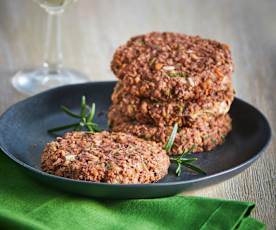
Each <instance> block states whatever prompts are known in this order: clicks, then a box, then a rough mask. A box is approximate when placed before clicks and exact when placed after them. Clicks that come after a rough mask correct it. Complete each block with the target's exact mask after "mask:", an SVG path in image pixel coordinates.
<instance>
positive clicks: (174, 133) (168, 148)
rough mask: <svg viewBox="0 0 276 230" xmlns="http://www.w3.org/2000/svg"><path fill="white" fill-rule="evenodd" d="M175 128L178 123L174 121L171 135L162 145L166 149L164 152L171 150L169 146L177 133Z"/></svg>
mask: <svg viewBox="0 0 276 230" xmlns="http://www.w3.org/2000/svg"><path fill="white" fill-rule="evenodd" d="M177 130H178V124H177V123H175V124H174V126H173V130H172V133H171V135H170V137H169V139H168V142H167V143H166V145H165V146H164V149H165V150H166V152H170V151H171V148H172V146H173V143H174V139H175V137H176V134H177Z"/></svg>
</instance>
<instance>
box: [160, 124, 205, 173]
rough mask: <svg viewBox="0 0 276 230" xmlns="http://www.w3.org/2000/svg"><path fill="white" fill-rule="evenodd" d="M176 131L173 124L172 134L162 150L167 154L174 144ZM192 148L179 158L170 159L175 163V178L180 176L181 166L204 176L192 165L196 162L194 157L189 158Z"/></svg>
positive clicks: (201, 171)
mask: <svg viewBox="0 0 276 230" xmlns="http://www.w3.org/2000/svg"><path fill="white" fill-rule="evenodd" d="M177 130H178V125H177V123H176V124H174V127H173V130H172V133H171V135H170V137H169V139H168V141H167V143H166V145H165V146H164V150H166V152H167V153H170V151H171V148H172V146H173V143H174V140H175V137H176V134H177ZM194 148H195V145H193V146H192V147H191V148H189V149H188V150H186V151H184V152H183V153H182V154H181V155H180V156H172V157H170V160H171V161H172V162H174V163H176V165H177V167H176V170H175V174H176V175H177V176H180V175H181V172H182V166H183V167H187V168H189V169H191V170H193V171H195V172H197V173H200V174H206V172H204V171H203V170H202V169H200V168H198V167H197V166H195V165H194V164H192V163H193V162H194V161H197V160H198V159H197V158H196V157H190V154H191V153H192V152H193V150H194Z"/></svg>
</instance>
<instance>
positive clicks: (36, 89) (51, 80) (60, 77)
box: [12, 68, 89, 95]
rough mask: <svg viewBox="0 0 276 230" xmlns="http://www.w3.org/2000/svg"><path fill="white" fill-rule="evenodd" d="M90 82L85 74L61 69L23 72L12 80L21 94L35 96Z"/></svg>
mask: <svg viewBox="0 0 276 230" xmlns="http://www.w3.org/2000/svg"><path fill="white" fill-rule="evenodd" d="M87 81H89V78H88V77H87V76H85V75H84V74H82V73H80V72H78V71H76V70H72V69H61V70H59V71H53V72H51V71H49V70H48V69H45V68H40V69H31V70H23V71H20V72H18V73H16V74H15V76H14V77H13V78H12V84H13V86H14V87H15V88H16V89H17V90H18V91H19V92H21V93H24V94H27V95H33V94H37V93H40V92H42V91H45V90H48V89H51V88H54V87H58V86H62V85H68V84H77V83H83V82H87Z"/></svg>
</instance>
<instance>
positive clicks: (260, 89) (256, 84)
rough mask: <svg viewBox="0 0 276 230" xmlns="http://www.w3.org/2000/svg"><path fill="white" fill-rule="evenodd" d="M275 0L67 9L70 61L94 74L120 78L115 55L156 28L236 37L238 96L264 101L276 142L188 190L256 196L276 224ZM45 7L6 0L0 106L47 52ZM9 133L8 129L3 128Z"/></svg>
mask: <svg viewBox="0 0 276 230" xmlns="http://www.w3.org/2000/svg"><path fill="white" fill-rule="evenodd" d="M275 10H276V1H274V0H271V1H268V0H266V1H257V0H243V1H231V0H206V1H200V0H198V1H184V0H179V1H177V0H174V1H170V0H167V1H162V0H139V1H134V0H97V1H90V0H79V1H78V2H77V3H76V4H73V5H71V6H69V7H68V8H67V9H66V12H65V14H64V15H63V21H62V26H63V40H62V42H63V49H64V57H65V65H66V66H70V67H73V68H76V69H78V70H81V71H82V72H83V73H85V74H87V75H89V77H90V79H91V81H99V80H111V79H115V78H114V76H113V75H112V73H111V71H110V67H109V66H110V60H111V57H112V54H113V52H114V50H115V48H116V47H118V46H119V45H120V44H121V43H123V42H125V41H126V40H127V39H128V38H129V37H131V36H133V35H136V34H141V33H145V32H150V31H177V32H183V33H187V34H198V35H202V36H204V37H208V38H213V39H217V40H220V41H224V42H226V43H228V44H230V46H231V48H232V51H233V56H234V61H235V67H236V68H235V74H234V84H235V88H236V92H237V96H238V97H240V98H242V99H244V100H245V101H248V102H249V103H251V104H253V105H255V106H256V107H257V108H259V109H260V110H261V111H262V112H263V113H264V114H265V115H266V116H267V118H268V119H269V121H270V124H271V126H272V131H273V138H272V143H271V144H270V146H269V148H268V149H267V150H266V152H265V153H264V154H263V155H262V157H261V158H260V159H259V160H258V161H257V162H256V163H255V164H254V165H253V166H252V167H250V168H249V169H247V170H246V171H244V172H243V173H241V174H240V175H238V176H236V177H234V178H233V179H230V180H228V181H225V182H223V183H221V184H219V185H215V186H212V187H208V188H206V189H201V190H198V191H195V192H190V193H187V194H189V195H196V196H208V197H216V198H225V199H235V200H248V201H253V202H256V209H255V211H254V213H253V215H254V216H256V217H257V218H258V219H260V220H262V221H263V222H265V223H266V224H267V225H268V229H275V228H276V187H275V185H276V165H275V164H276V153H275V151H276V141H275V136H274V134H275V129H276V13H275ZM45 19H46V13H45V12H44V11H43V10H42V9H40V8H39V7H38V6H37V4H35V3H34V2H33V1H31V0H12V1H11V0H0V79H1V83H0V113H2V112H4V111H5V110H6V109H7V108H8V107H9V106H10V105H12V104H13V103H15V102H17V101H19V100H21V99H23V98H25V96H24V95H22V94H20V93H18V92H16V91H15V90H14V89H13V88H12V86H11V84H10V79H11V77H12V75H13V74H14V73H15V72H16V71H18V70H19V69H22V68H27V67H32V66H38V65H40V64H41V62H42V59H41V57H42V56H43V38H44V34H45V22H46V21H45ZM2 135H3V134H2Z"/></svg>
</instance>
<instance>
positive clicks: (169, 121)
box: [111, 82, 234, 127]
mask: <svg viewBox="0 0 276 230" xmlns="http://www.w3.org/2000/svg"><path fill="white" fill-rule="evenodd" d="M111 99H112V102H113V106H116V107H117V108H118V110H120V111H121V112H122V114H124V115H125V116H127V117H129V118H130V119H135V120H136V121H137V122H140V123H151V124H153V125H156V126H170V125H174V123H177V124H178V126H179V127H182V126H189V125H191V124H194V123H196V122H197V121H198V119H204V120H208V119H212V118H213V117H215V116H219V115H225V114H226V113H228V111H229V109H230V106H231V103H232V101H233V99H234V90H233V88H232V86H231V85H230V86H229V89H228V90H225V91H217V92H213V93H212V94H210V95H208V96H204V97H202V98H198V99H190V100H186V101H177V100H175V101H168V102H162V101H161V102H159V101H156V100H155V101H152V100H149V99H147V98H140V97H137V96H133V95H131V94H130V93H129V92H128V91H126V90H125V88H124V87H123V86H122V84H121V83H120V82H119V83H117V85H116V87H115V89H114V92H113V94H112V97H111Z"/></svg>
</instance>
